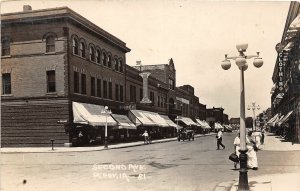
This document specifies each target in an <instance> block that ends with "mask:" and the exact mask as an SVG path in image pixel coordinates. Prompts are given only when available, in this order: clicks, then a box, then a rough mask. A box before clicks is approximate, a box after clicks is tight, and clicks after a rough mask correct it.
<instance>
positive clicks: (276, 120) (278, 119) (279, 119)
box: [267, 111, 293, 127]
mask: <svg viewBox="0 0 300 191" xmlns="http://www.w3.org/2000/svg"><path fill="white" fill-rule="evenodd" d="M292 113H293V111H290V112H288V113H287V114H286V115H279V114H278V113H277V114H276V115H274V116H273V117H272V118H271V119H270V120H269V121H268V122H267V124H268V125H270V126H273V127H274V126H275V125H276V124H277V125H278V126H281V125H282V124H284V123H286V122H287V121H288V120H289V118H290V116H291V115H292Z"/></svg>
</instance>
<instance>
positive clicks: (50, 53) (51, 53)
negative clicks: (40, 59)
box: [45, 52, 56, 55]
mask: <svg viewBox="0 0 300 191" xmlns="http://www.w3.org/2000/svg"><path fill="white" fill-rule="evenodd" d="M53 54H56V52H45V55H53Z"/></svg>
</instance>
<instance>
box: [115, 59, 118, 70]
mask: <svg viewBox="0 0 300 191" xmlns="http://www.w3.org/2000/svg"><path fill="white" fill-rule="evenodd" d="M115 70H116V71H119V63H118V59H117V58H115Z"/></svg>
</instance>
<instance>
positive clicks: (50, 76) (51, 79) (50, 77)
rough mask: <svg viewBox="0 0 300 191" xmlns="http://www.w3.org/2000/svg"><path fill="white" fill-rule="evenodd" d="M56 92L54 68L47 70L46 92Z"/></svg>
mask: <svg viewBox="0 0 300 191" xmlns="http://www.w3.org/2000/svg"><path fill="white" fill-rule="evenodd" d="M51 92H56V83H55V70H51V71H47V93H51Z"/></svg>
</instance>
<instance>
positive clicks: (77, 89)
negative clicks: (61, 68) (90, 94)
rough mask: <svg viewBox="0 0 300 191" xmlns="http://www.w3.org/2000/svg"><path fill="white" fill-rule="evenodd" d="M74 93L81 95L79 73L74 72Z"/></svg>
mask: <svg viewBox="0 0 300 191" xmlns="http://www.w3.org/2000/svg"><path fill="white" fill-rule="evenodd" d="M74 92H75V93H79V73H78V72H74Z"/></svg>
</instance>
